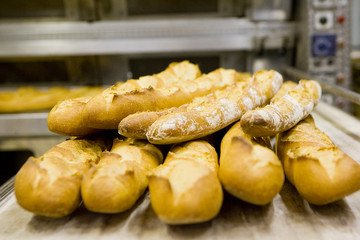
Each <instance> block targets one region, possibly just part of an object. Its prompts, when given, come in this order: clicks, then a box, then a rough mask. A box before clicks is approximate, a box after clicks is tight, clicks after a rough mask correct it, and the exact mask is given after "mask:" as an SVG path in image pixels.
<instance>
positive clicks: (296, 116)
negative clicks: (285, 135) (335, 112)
mask: <svg viewBox="0 0 360 240" xmlns="http://www.w3.org/2000/svg"><path fill="white" fill-rule="evenodd" d="M320 97H321V87H320V85H319V84H318V83H317V82H316V81H313V80H300V82H299V84H298V86H297V87H296V88H295V89H293V90H290V91H288V92H287V93H286V94H285V95H283V96H282V97H275V99H274V100H273V101H272V102H271V104H269V105H267V106H265V107H263V108H257V109H254V110H252V111H249V112H247V113H245V114H244V116H242V118H241V127H242V129H243V130H244V132H246V133H247V134H250V135H252V136H257V137H259V136H275V135H276V134H277V133H279V132H283V131H285V130H288V129H290V128H291V127H293V126H295V125H296V123H298V122H299V121H301V120H302V119H304V118H306V117H307V116H308V115H309V114H310V113H311V111H312V110H313V109H314V107H315V106H316V104H317V103H318V101H319V99H320Z"/></svg>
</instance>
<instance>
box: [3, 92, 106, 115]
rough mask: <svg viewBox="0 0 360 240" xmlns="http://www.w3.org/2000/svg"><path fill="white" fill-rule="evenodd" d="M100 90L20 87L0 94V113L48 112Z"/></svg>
mask: <svg viewBox="0 0 360 240" xmlns="http://www.w3.org/2000/svg"><path fill="white" fill-rule="evenodd" d="M102 90H103V89H102V88H101V87H89V86H85V87H78V88H74V89H68V88H64V87H52V88H49V89H46V90H40V89H37V88H35V87H20V88H18V89H16V90H15V91H4V92H0V113H11V112H28V111H39V110H48V109H51V108H52V107H53V106H54V105H55V104H56V103H57V102H59V101H63V100H65V99H68V98H74V97H84V96H94V95H96V94H98V93H100V92H101V91H102Z"/></svg>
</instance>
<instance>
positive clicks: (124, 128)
mask: <svg viewBox="0 0 360 240" xmlns="http://www.w3.org/2000/svg"><path fill="white" fill-rule="evenodd" d="M220 72H222V73H223V74H221V75H218V74H217V76H218V77H221V78H225V77H226V78H227V80H225V79H218V80H219V82H234V83H236V82H249V81H250V80H251V75H250V73H246V72H236V71H235V70H229V69H228V70H225V69H218V70H217V71H215V72H213V73H220ZM224 73H228V74H224ZM214 77H215V75H214V76H213V78H214ZM231 87H232V85H230V86H229V87H228V88H227V89H221V90H217V91H216V93H215V94H214V93H210V94H208V95H206V96H203V97H196V98H194V99H193V100H192V101H191V102H190V103H191V106H198V105H201V104H203V103H204V102H210V101H214V100H215V95H217V96H218V95H220V94H221V95H225V93H227V92H228V91H229V90H230V88H231ZM190 103H189V104H190ZM189 104H188V103H186V104H183V105H181V106H180V107H173V108H168V109H165V110H162V111H145V112H139V113H135V114H131V115H129V116H127V117H126V118H124V119H123V120H121V122H120V123H119V127H118V131H119V134H121V135H123V136H126V137H131V138H136V139H147V137H146V132H147V130H148V129H149V127H150V126H151V125H152V124H153V123H154V122H155V121H156V120H157V119H158V118H160V117H162V116H165V115H167V114H170V113H180V112H184V111H186V110H187V109H188V106H189Z"/></svg>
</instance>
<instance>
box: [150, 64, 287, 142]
mask: <svg viewBox="0 0 360 240" xmlns="http://www.w3.org/2000/svg"><path fill="white" fill-rule="evenodd" d="M282 81H283V79H282V76H281V75H280V74H279V73H277V72H276V71H274V70H271V71H258V72H257V73H255V74H254V77H253V79H252V80H251V81H249V82H245V83H244V82H238V83H236V85H235V86H231V87H228V89H227V90H226V91H220V90H219V91H216V92H215V93H214V99H206V98H205V99H204V101H199V102H196V103H191V104H189V106H188V107H187V109H186V111H183V112H179V113H178V112H175V113H170V114H167V115H165V116H163V117H160V118H159V119H158V120H157V121H155V122H154V123H153V124H152V125H151V126H150V127H149V129H148V131H147V133H146V136H147V138H148V140H149V141H150V142H151V143H154V144H171V143H177V142H183V141H189V140H192V139H196V138H200V137H203V136H206V135H209V134H212V133H214V132H216V131H218V130H220V129H222V128H224V127H226V126H228V125H230V124H232V123H234V122H235V121H237V120H239V119H240V118H241V116H242V115H243V114H244V113H245V112H246V111H248V110H251V109H253V108H255V107H257V106H261V105H263V104H266V103H267V102H269V101H270V99H271V98H272V97H273V96H274V94H275V93H276V92H277V91H278V90H279V88H280V86H281V84H282Z"/></svg>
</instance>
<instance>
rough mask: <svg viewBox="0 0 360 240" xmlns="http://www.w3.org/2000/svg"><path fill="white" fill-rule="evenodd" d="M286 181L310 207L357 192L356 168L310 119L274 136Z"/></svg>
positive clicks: (359, 173)
mask: <svg viewBox="0 0 360 240" xmlns="http://www.w3.org/2000/svg"><path fill="white" fill-rule="evenodd" d="M276 152H277V155H278V156H279V159H280V160H281V161H282V163H283V166H284V170H285V174H286V177H287V179H288V180H289V181H290V182H291V183H292V184H293V185H294V186H295V187H296V189H297V191H298V192H299V194H300V195H301V196H302V197H303V198H304V199H305V200H307V201H308V202H309V203H311V204H315V205H324V204H328V203H331V202H334V201H336V200H339V199H341V198H343V197H345V196H347V195H349V194H351V193H353V192H355V191H358V190H359V189H360V165H359V164H358V163H357V162H356V161H355V160H353V159H352V158H351V157H349V156H348V155H346V154H345V153H344V152H343V151H341V149H339V148H338V147H337V146H335V144H334V143H333V142H332V141H331V139H330V138H329V137H328V136H327V135H326V134H325V133H323V132H321V131H320V130H319V129H318V128H317V127H316V126H315V123H314V120H313V119H312V117H311V115H310V116H309V117H307V118H306V119H305V120H303V121H301V122H300V123H298V124H297V125H296V126H295V127H293V128H292V129H290V130H288V131H285V132H283V133H280V134H278V135H277V141H276Z"/></svg>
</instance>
